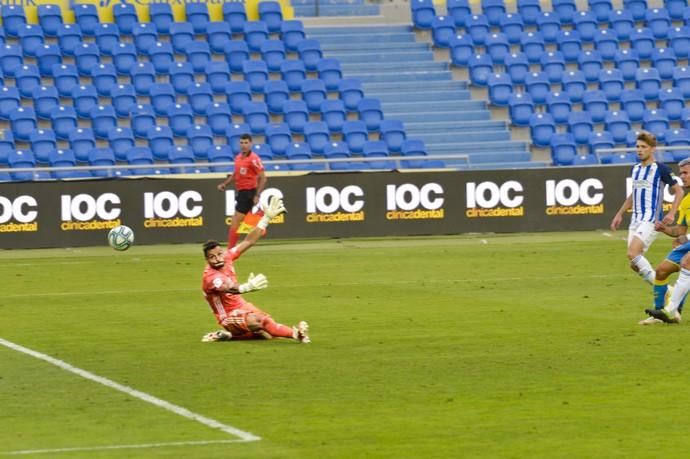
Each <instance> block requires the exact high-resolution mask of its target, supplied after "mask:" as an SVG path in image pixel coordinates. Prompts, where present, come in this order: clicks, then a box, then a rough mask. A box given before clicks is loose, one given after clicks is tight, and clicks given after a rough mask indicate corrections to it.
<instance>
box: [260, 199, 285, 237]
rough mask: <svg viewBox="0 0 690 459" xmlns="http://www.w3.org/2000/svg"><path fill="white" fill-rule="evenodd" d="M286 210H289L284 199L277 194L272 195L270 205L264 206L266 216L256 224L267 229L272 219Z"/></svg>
mask: <svg viewBox="0 0 690 459" xmlns="http://www.w3.org/2000/svg"><path fill="white" fill-rule="evenodd" d="M285 212H287V209H285V205H284V204H283V200H282V199H280V198H277V197H275V196H271V199H270V201H269V202H268V206H266V207H264V216H263V217H261V220H259V223H257V225H256V226H257V227H259V228H261V229H262V230H265V229H266V227H267V226H268V224H269V222H270V221H271V220H272V219H274V218H275V217H277V216H278V215H280V214H282V213H285Z"/></svg>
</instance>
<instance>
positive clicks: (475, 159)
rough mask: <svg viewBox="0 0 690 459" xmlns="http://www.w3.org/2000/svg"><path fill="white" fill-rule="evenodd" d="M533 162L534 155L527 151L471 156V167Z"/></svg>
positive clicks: (473, 154) (475, 154)
mask: <svg viewBox="0 0 690 459" xmlns="http://www.w3.org/2000/svg"><path fill="white" fill-rule="evenodd" d="M531 160H532V154H531V153H529V152H527V151H513V152H510V151H506V152H489V153H472V154H470V167H471V166H472V165H478V164H485V163H489V164H490V163H508V162H511V163H515V162H525V163H529V162H530V161H531Z"/></svg>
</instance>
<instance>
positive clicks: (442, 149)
mask: <svg viewBox="0 0 690 459" xmlns="http://www.w3.org/2000/svg"><path fill="white" fill-rule="evenodd" d="M422 140H424V139H423V138H422ZM426 148H427V153H429V154H432V152H433V154H437V155H442V154H456V153H458V154H470V153H472V154H476V153H495V152H501V153H510V152H527V144H526V143H525V142H519V141H515V140H504V141H496V142H462V143H457V142H453V143H427V144H426Z"/></svg>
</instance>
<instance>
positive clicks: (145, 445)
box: [0, 440, 247, 456]
mask: <svg viewBox="0 0 690 459" xmlns="http://www.w3.org/2000/svg"><path fill="white" fill-rule="evenodd" d="M246 441H247V440H199V441H174V442H169V443H143V444H140V445H108V446H84V447H78V448H55V449H25V450H20V451H3V452H0V455H2V456H23V455H27V454H50V453H70V452H77V451H102V450H109V449H144V448H168V447H174V446H197V445H216V444H221V443H244V442H246Z"/></svg>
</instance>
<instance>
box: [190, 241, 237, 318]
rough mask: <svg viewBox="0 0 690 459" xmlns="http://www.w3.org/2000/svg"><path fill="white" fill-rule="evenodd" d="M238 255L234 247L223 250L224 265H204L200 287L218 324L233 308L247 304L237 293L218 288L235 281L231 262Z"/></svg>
mask: <svg viewBox="0 0 690 459" xmlns="http://www.w3.org/2000/svg"><path fill="white" fill-rule="evenodd" d="M239 257H240V253H239V252H238V251H237V250H235V249H234V248H232V249H230V250H227V251H226V252H225V265H224V266H223V268H221V269H215V268H212V267H211V266H209V265H206V269H204V274H203V277H202V280H201V289H202V290H203V291H204V297H205V298H206V301H208V304H209V306H211V310H212V311H213V314H214V315H215V316H216V320H217V321H218V323H219V324H221V323H222V321H223V319H225V318H226V317H228V315H230V313H231V312H232V311H233V310H235V309H241V308H242V307H244V306H246V305H248V304H249V303H247V302H246V301H244V299H243V298H242V295H240V294H239V293H223V292H219V291H218V289H219V288H220V287H222V286H223V285H225V284H226V283H227V281H228V279H229V280H230V281H232V283H234V284H235V283H237V275H236V274H235V267H234V266H233V262H234V261H235V260H237V259H238V258H239Z"/></svg>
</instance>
